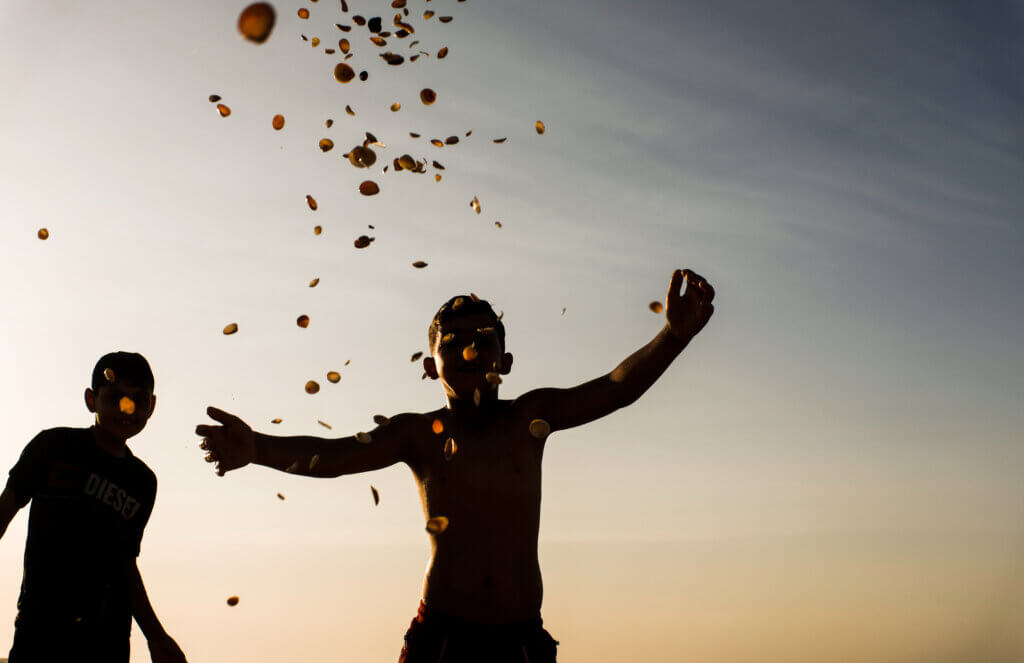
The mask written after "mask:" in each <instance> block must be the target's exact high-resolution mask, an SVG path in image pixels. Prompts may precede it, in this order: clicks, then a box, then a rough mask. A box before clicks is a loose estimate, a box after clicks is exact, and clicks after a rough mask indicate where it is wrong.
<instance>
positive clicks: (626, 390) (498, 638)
mask: <svg viewBox="0 0 1024 663" xmlns="http://www.w3.org/2000/svg"><path fill="white" fill-rule="evenodd" d="M684 279H685V280H686V282H687V286H686V291H685V292H684V293H682V294H680V292H681V290H682V284H683V280H684ZM714 296H715V291H714V289H713V288H712V287H711V285H710V284H708V282H707V281H705V280H704V278H703V277H701V276H699V275H698V274H695V273H694V272H692V271H690V270H684V271H680V270H676V271H675V272H674V273H673V275H672V279H671V283H670V284H669V289H668V297H667V302H666V319H667V324H666V325H665V327H664V328H663V329H662V330H661V331H660V332H658V334H657V336H655V337H654V339H653V340H651V341H650V342H649V343H648V344H647V345H645V346H644V347H642V348H640V349H639V350H637V351H636V352H634V353H633V354H631V355H630V356H629V357H627V358H626V359H625V360H624V361H623V362H622V363H621V364H619V365H618V366H617V367H616V368H615V369H614V370H613V371H611V372H610V373H608V374H606V375H602V376H601V377H598V378H596V379H594V380H591V381H589V382H585V383H583V384H581V385H578V386H576V387H572V388H570V389H555V388H547V389H536V390H533V391H530V392H527V393H525V394H523V395H522V396H520V397H519V398H517V399H515V400H512V401H510V400H499V399H498V385H499V384H500V382H501V379H500V376H501V375H505V374H508V372H509V370H510V369H511V367H512V355H511V354H509V353H507V352H505V330H504V326H503V325H502V323H501V320H500V319H499V318H498V316H496V315H495V314H494V311H493V309H491V307H490V305H488V304H487V302H485V301H482V300H478V299H477V298H476V297H475V296H472V295H470V296H464V297H454V298H452V299H451V300H449V301H448V302H447V303H446V304H445V305H444V306H443V307H442V308H441V310H439V311H438V312H437V315H436V316H435V317H434V320H433V322H432V323H431V325H430V330H429V335H428V338H429V343H430V351H431V356H430V357H426V358H424V360H423V368H424V370H425V371H426V372H427V375H429V376H430V377H431V378H432V379H435V380H438V379H439V380H440V381H441V386H442V387H443V388H444V392H445V397H446V401H447V404H446V406H445V407H443V408H440V409H438V410H434V411H432V412H425V413H422V414H419V413H403V414H398V415H395V416H394V417H392V418H391V419H390V420H386V421H383V420H382V421H381V422H379V423H380V425H379V426H378V427H377V428H376V429H374V430H372V431H370V432H369V433H358V434H356V435H354V436H350V437H343V438H339V439H323V438H318V437H306V436H296V437H277V436H272V435H265V434H263V433H257V432H254V431H253V430H252V429H251V428H250V427H249V426H248V425H247V424H246V423H245V422H243V421H242V420H241V419H239V418H238V417H235V416H233V415H231V414H228V413H227V412H223V411H221V410H218V409H216V408H209V410H208V413H209V415H210V416H211V417H212V418H213V419H215V420H216V421H218V422H220V425H200V426H197V427H196V433H197V434H198V435H201V436H202V437H203V438H204V439H203V441H202V443H201V444H200V447H201V448H203V449H205V450H206V451H207V456H206V460H207V461H208V462H213V463H216V464H217V466H216V467H217V472H218V473H219V474H222V475H223V474H224V473H226V472H229V471H231V470H234V469H238V468H240V467H243V466H245V465H248V464H249V463H256V464H259V465H265V466H267V467H272V468H274V469H277V470H281V471H287V472H292V473H296V474H304V475H307V476H312V477H337V476H341V475H345V474H356V473H359V472H369V471H371V470H377V469H381V468H384V467H388V466H390V465H394V464H395V463H399V462H402V463H405V464H406V465H408V466H409V468H410V469H411V470H412V473H413V476H414V477H415V479H416V483H417V486H418V487H419V492H420V499H421V501H422V504H423V511H424V514H425V516H426V518H427V531H428V532H429V534H430V541H431V559H430V565H429V567H428V569H427V575H426V579H425V581H424V585H423V598H422V601H421V603H420V608H419V611H418V613H417V615H416V618H415V619H413V621H412V624H411V626H410V628H409V630H408V632H407V633H406V635H405V645H404V647H403V648H402V653H401V655H400V658H399V662H400V663H421V662H424V661H429V662H430V663H435V662H442V661H443V662H444V663H462V662H466V663H468V662H471V661H472V662H474V663H476V662H478V661H488V662H491V663H505V662H509V663H511V662H512V661H516V662H517V663H522V662H524V661H525V662H527V663H553V662H554V661H555V646H556V645H557V643H556V642H555V641H554V640H553V639H552V638H551V636H550V635H549V634H548V633H547V631H545V630H544V628H543V626H542V623H541V618H540V608H541V598H542V594H543V590H542V583H541V574H540V565H539V563H538V558H537V536H538V532H539V528H540V494H541V458H542V456H543V453H544V443H545V441H546V439H547V437H548V435H549V434H550V433H553V432H555V431H559V430H564V429H566V428H572V427H574V426H580V425H582V424H585V423H587V422H590V421H593V420H595V419H599V418H601V417H603V416H605V415H607V414H610V413H611V412H614V411H615V410H617V409H619V408H621V407H624V406H626V405H629V404H631V403H633V402H634V401H635V400H636V399H637V398H639V397H640V395H641V394H643V393H644V392H645V391H647V389H648V388H649V387H650V386H651V385H652V384H653V383H654V381H655V380H657V379H658V377H660V376H661V374H662V373H663V372H664V371H665V369H666V368H668V365H669V364H670V363H672V360H673V359H675V358H676V356H678V355H679V353H680V352H682V350H683V348H685V347H686V345H687V344H688V343H689V342H690V340H691V339H692V338H693V337H694V336H695V335H696V334H697V333H698V332H700V330H701V329H703V327H704V325H705V324H707V322H708V320H709V319H710V317H711V314H712V313H713V311H714V307H713V305H712V300H713V299H714Z"/></svg>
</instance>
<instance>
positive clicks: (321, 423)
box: [310, 419, 332, 469]
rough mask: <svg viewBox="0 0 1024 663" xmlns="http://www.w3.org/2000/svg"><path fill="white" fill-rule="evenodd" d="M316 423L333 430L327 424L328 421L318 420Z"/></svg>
mask: <svg viewBox="0 0 1024 663" xmlns="http://www.w3.org/2000/svg"><path fill="white" fill-rule="evenodd" d="M316 423H318V424H320V425H321V426H323V427H324V428H326V429H327V430H331V428H332V427H331V425H330V424H329V423H327V422H326V421H323V420H322V419H317V420H316ZM310 469H312V468H310Z"/></svg>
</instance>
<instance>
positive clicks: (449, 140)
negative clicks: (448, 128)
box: [444, 136, 459, 145]
mask: <svg viewBox="0 0 1024 663" xmlns="http://www.w3.org/2000/svg"><path fill="white" fill-rule="evenodd" d="M458 142H459V137H458V136H448V137H447V138H445V139H444V144H445V145H455V144H457V143H458Z"/></svg>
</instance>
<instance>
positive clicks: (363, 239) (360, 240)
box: [353, 235, 375, 249]
mask: <svg viewBox="0 0 1024 663" xmlns="http://www.w3.org/2000/svg"><path fill="white" fill-rule="evenodd" d="M374 239H375V238H373V237H367V236H366V235H360V236H359V237H357V238H356V241H355V242H353V245H354V246H355V247H356V248H357V249H365V248H366V247H368V246H369V245H370V243H371V242H373V240H374Z"/></svg>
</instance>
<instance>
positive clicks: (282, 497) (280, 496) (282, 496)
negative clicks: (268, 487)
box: [228, 493, 284, 605]
mask: <svg viewBox="0 0 1024 663" xmlns="http://www.w3.org/2000/svg"><path fill="white" fill-rule="evenodd" d="M277 499H279V500H282V501H283V500H284V495H282V494H281V493H278V494H277ZM228 605H231V604H230V603H228Z"/></svg>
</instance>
